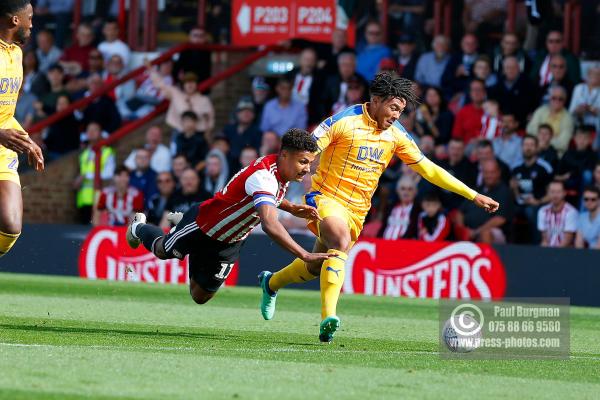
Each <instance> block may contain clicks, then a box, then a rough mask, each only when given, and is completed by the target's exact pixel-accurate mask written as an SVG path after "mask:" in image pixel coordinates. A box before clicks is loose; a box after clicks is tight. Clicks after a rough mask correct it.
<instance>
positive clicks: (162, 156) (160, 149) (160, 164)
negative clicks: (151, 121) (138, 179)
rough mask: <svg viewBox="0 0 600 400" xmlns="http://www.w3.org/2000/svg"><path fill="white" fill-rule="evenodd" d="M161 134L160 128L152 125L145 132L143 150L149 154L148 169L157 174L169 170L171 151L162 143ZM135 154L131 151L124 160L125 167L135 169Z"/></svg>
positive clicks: (134, 151)
mask: <svg viewBox="0 0 600 400" xmlns="http://www.w3.org/2000/svg"><path fill="white" fill-rule="evenodd" d="M162 137H163V132H162V129H161V127H160V126H158V125H154V126H151V127H150V128H148V130H147V131H146V142H145V143H144V148H145V149H146V150H148V151H149V152H150V168H152V169H153V170H154V171H156V172H157V173H161V172H166V171H170V170H171V162H172V159H171V151H170V150H169V148H168V147H167V146H165V145H164V144H163V143H162ZM135 153H136V150H133V151H132V152H131V153H130V154H129V156H127V159H126V160H125V163H124V164H125V166H126V167H127V168H129V169H130V170H133V169H135Z"/></svg>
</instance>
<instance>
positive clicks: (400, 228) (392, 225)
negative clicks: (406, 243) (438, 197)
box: [383, 203, 413, 240]
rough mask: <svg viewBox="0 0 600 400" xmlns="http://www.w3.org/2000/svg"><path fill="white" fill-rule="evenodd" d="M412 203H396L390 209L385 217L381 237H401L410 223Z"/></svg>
mask: <svg viewBox="0 0 600 400" xmlns="http://www.w3.org/2000/svg"><path fill="white" fill-rule="evenodd" d="M412 208H413V203H411V204H408V205H406V206H405V205H403V204H401V203H400V204H398V205H397V206H395V207H394V208H393V209H392V212H391V213H390V216H389V217H388V219H387V226H386V227H385V230H384V231H383V238H384V239H388V240H398V239H402V237H403V236H404V234H406V231H407V230H408V226H409V225H410V214H411V211H412Z"/></svg>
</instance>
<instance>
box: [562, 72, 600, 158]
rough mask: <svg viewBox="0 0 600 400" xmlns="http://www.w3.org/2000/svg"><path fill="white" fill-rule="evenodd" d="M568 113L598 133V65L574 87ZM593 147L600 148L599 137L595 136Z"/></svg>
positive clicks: (599, 98) (599, 85) (599, 123)
mask: <svg viewBox="0 0 600 400" xmlns="http://www.w3.org/2000/svg"><path fill="white" fill-rule="evenodd" d="M569 112H570V113H571V114H574V115H575V117H577V118H580V119H581V120H582V121H583V123H584V124H585V125H592V126H594V127H595V128H596V132H600V64H595V65H593V66H591V67H590V68H589V69H588V71H587V79H586V81H585V82H584V83H580V84H579V85H577V86H575V90H573V97H572V98H571V105H570V106H569ZM595 147H596V148H599V147H600V135H597V136H596V146H595Z"/></svg>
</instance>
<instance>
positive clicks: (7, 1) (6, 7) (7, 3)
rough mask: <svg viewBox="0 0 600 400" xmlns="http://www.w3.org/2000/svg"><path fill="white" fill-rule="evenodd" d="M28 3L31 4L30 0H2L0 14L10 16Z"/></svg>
mask: <svg viewBox="0 0 600 400" xmlns="http://www.w3.org/2000/svg"><path fill="white" fill-rule="evenodd" d="M29 4H31V1H30V0H2V1H0V15H2V16H4V17H9V16H12V15H14V14H16V13H17V12H19V11H21V10H22V9H23V8H25V7H27V5H29Z"/></svg>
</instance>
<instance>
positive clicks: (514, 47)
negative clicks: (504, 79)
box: [492, 32, 531, 76]
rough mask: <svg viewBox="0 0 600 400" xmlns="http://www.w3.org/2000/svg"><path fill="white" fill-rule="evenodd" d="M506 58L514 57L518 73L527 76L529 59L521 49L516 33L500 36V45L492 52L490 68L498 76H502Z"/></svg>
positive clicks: (529, 67)
mask: <svg viewBox="0 0 600 400" xmlns="http://www.w3.org/2000/svg"><path fill="white" fill-rule="evenodd" d="M507 57H514V58H515V60H516V62H517V65H518V67H519V71H520V72H522V73H523V74H524V75H526V76H529V71H530V70H531V59H530V58H529V57H528V56H527V54H525V52H524V51H523V49H522V48H521V42H520V40H519V36H517V34H516V33H510V32H509V33H505V34H504V35H502V39H501V40H500V44H499V45H498V46H497V47H496V49H495V50H494V56H493V58H492V68H493V70H494V72H496V74H498V75H499V76H502V75H503V74H504V60H505V59H506V58H507Z"/></svg>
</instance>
